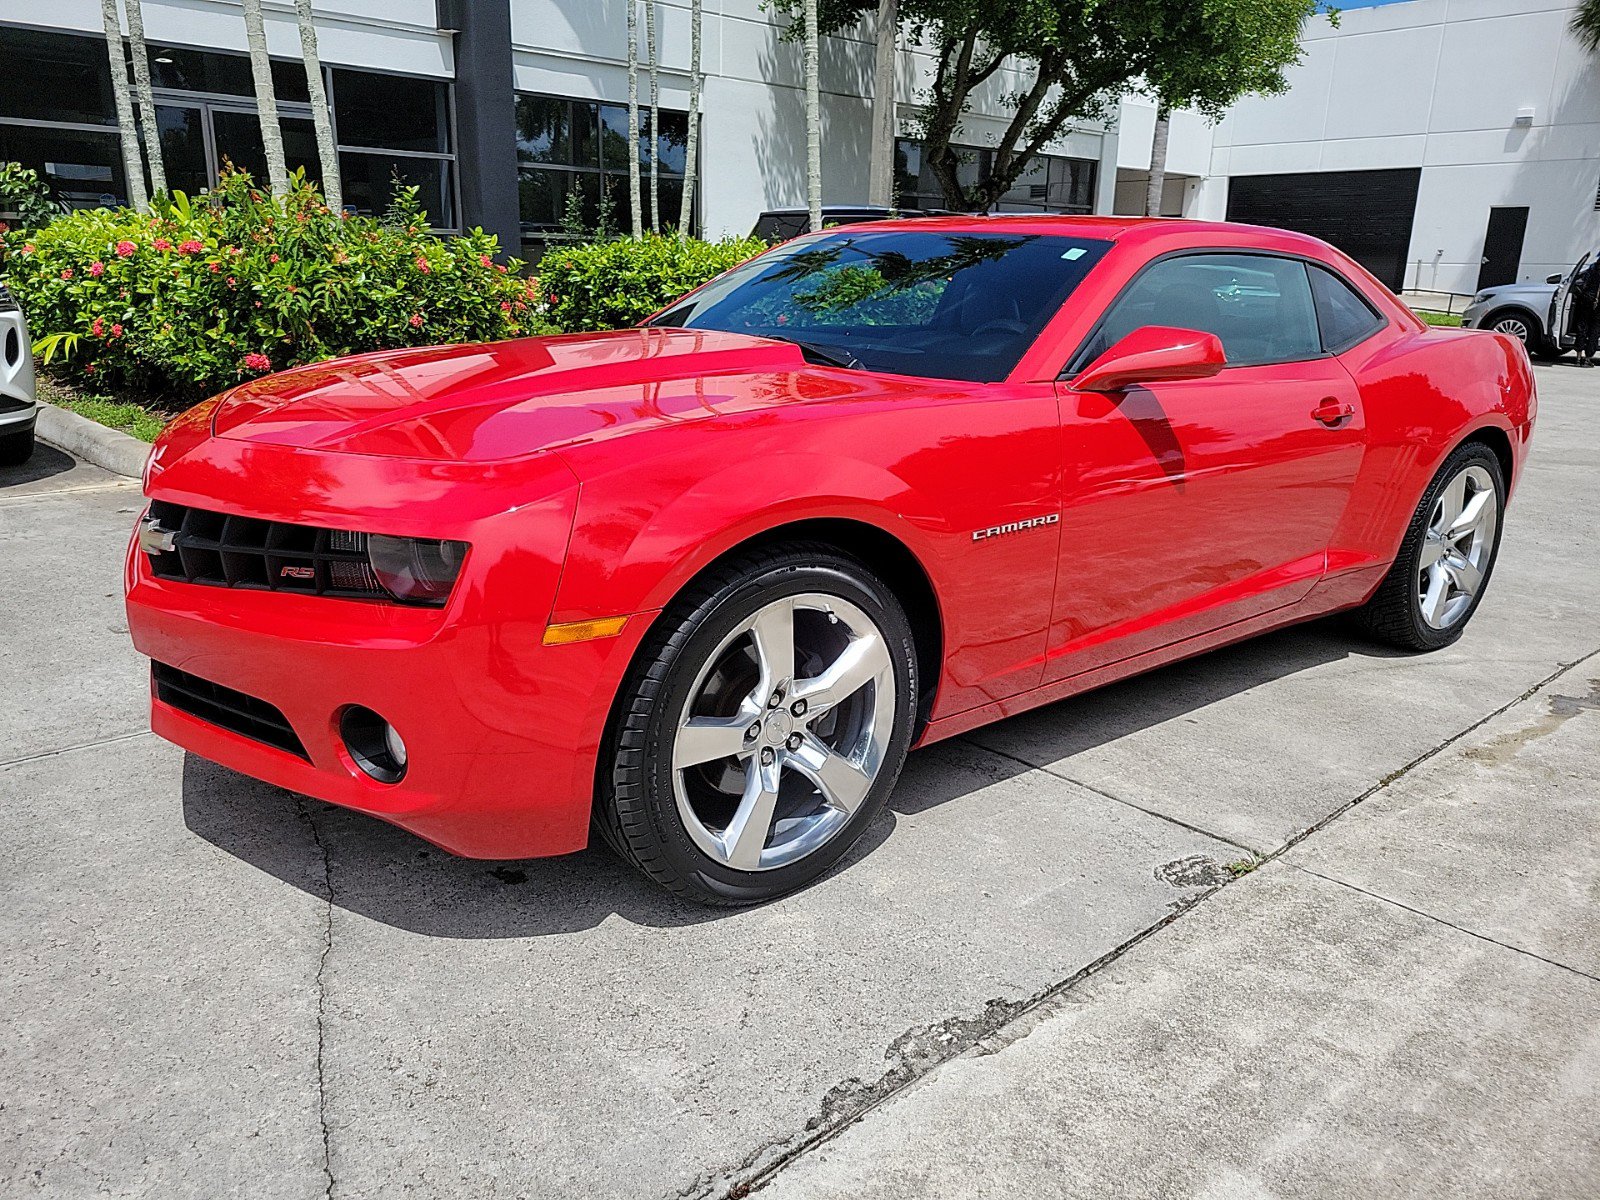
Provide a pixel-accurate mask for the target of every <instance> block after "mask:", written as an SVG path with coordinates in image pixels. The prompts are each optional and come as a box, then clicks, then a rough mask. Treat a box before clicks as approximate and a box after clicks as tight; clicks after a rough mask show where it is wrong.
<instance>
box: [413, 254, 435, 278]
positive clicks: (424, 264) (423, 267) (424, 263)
mask: <svg viewBox="0 0 1600 1200" xmlns="http://www.w3.org/2000/svg"><path fill="white" fill-rule="evenodd" d="M417 270H419V271H421V272H422V273H423V274H424V275H432V274H433V268H432V267H430V266H429V265H428V260H427V259H425V258H418V259H417Z"/></svg>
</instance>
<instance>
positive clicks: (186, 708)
mask: <svg viewBox="0 0 1600 1200" xmlns="http://www.w3.org/2000/svg"><path fill="white" fill-rule="evenodd" d="M150 679H151V686H152V687H153V688H154V689H155V694H156V699H157V700H159V701H161V703H163V704H170V705H171V706H172V707H173V708H175V709H177V710H178V711H179V712H186V713H188V714H189V715H190V716H191V717H198V718H200V720H202V721H206V722H208V723H210V724H212V725H217V726H220V727H221V728H223V729H227V730H229V731H231V732H233V733H237V734H240V735H242V736H243V737H247V738H250V739H251V740H252V741H257V742H261V743H263V744H264V745H268V746H274V747H276V748H277V749H279V750H287V751H288V752H289V753H290V754H293V755H296V756H297V757H299V758H303V759H305V760H306V761H307V762H310V761H311V756H310V755H309V754H307V753H306V748H305V746H303V745H302V744H301V743H300V738H299V737H298V736H297V735H296V734H295V731H294V727H293V726H291V725H290V724H289V722H288V719H287V718H285V717H284V715H283V714H282V713H281V712H279V711H278V710H277V709H276V708H274V707H273V706H272V705H270V704H268V703H267V702H266V701H265V700H257V699H256V698H255V697H254V696H247V695H245V694H244V693H243V692H236V691H234V690H233V689H232V688H225V687H223V686H222V685H221V684H220V683H212V682H211V681H210V680H208V679H201V678H200V676H198V675H191V674H189V672H187V671H180V670H178V668H177V667H169V666H167V664H166V663H161V662H151V664H150Z"/></svg>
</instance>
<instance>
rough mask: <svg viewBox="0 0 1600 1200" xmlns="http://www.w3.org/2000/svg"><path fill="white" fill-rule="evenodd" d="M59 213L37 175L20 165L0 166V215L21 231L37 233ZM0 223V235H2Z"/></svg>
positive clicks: (9, 163)
mask: <svg viewBox="0 0 1600 1200" xmlns="http://www.w3.org/2000/svg"><path fill="white" fill-rule="evenodd" d="M62 211H63V209H62V206H61V205H60V204H59V203H57V202H56V201H55V200H53V199H51V198H50V189H49V188H48V187H46V186H45V183H44V180H42V179H40V178H39V172H37V171H30V170H29V169H28V168H27V167H24V166H23V165H22V164H20V163H14V162H0V215H3V216H5V217H7V218H10V219H12V220H15V221H16V223H17V225H18V226H19V227H20V228H22V229H38V228H39V227H40V226H43V225H48V224H50V222H51V221H53V220H55V218H56V217H58V216H60V215H61V213H62ZM6 224H7V222H6V221H0V233H4V232H6Z"/></svg>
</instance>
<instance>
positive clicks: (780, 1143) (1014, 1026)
mask: <svg viewBox="0 0 1600 1200" xmlns="http://www.w3.org/2000/svg"><path fill="white" fill-rule="evenodd" d="M1597 654H1600V648H1597V649H1595V650H1591V651H1589V652H1588V653H1587V654H1584V655H1583V656H1581V657H1580V658H1577V659H1574V660H1573V661H1572V662H1568V663H1562V664H1560V665H1559V666H1558V667H1557V668H1556V669H1555V670H1554V671H1552V672H1551V673H1550V674H1549V675H1546V676H1545V677H1544V678H1543V679H1541V680H1539V681H1538V682H1537V683H1535V684H1534V685H1533V686H1531V687H1529V688H1528V689H1527V690H1526V691H1524V692H1522V693H1521V694H1520V695H1518V696H1516V697H1514V698H1513V699H1511V700H1509V701H1507V702H1506V703H1505V704H1502V705H1501V706H1499V707H1498V708H1496V709H1495V710H1494V711H1493V712H1490V713H1489V714H1488V715H1486V716H1484V717H1482V718H1480V719H1479V720H1477V721H1474V722H1472V724H1470V725H1468V726H1466V727H1465V728H1463V729H1461V730H1459V731H1457V732H1456V733H1454V734H1452V735H1450V736H1449V737H1447V738H1444V739H1443V740H1441V741H1440V742H1438V743H1437V744H1436V745H1434V746H1432V747H1430V748H1429V749H1427V750H1425V751H1423V752H1422V753H1421V754H1419V755H1417V756H1416V757H1415V758H1413V759H1412V760H1411V761H1410V762H1408V763H1406V764H1404V765H1403V766H1401V767H1399V768H1398V769H1396V770H1394V771H1391V772H1390V773H1389V774H1387V775H1385V776H1384V777H1383V778H1382V779H1380V780H1378V782H1377V783H1375V784H1373V786H1372V787H1370V788H1368V789H1367V790H1366V791H1364V792H1362V793H1361V794H1360V795H1358V796H1356V797H1354V798H1353V799H1351V800H1348V801H1346V802H1345V803H1344V804H1341V805H1340V806H1339V807H1338V808H1336V809H1334V810H1333V811H1332V812H1330V813H1329V814H1328V815H1327V816H1325V817H1323V818H1322V819H1321V820H1320V821H1317V822H1316V823H1315V824H1313V825H1311V826H1309V827H1308V828H1306V829H1304V830H1302V831H1301V832H1300V833H1297V834H1295V835H1294V836H1293V837H1291V838H1290V839H1289V840H1288V841H1286V842H1285V843H1284V844H1283V845H1282V846H1279V847H1278V848H1277V849H1276V850H1273V851H1271V852H1270V853H1267V854H1262V853H1260V852H1259V851H1256V850H1254V849H1252V848H1251V847H1249V846H1245V845H1242V844H1240V843H1238V842H1235V841H1232V840H1231V839H1228V838H1223V837H1219V836H1218V835H1216V834H1214V833H1210V832H1209V831H1207V830H1204V829H1199V828H1196V827H1195V826H1192V825H1189V824H1187V823H1186V822H1183V821H1179V820H1176V819H1174V818H1172V817H1168V816H1165V815H1164V814H1162V813H1158V812H1150V811H1149V810H1148V809H1145V808H1142V807H1141V806H1139V805H1137V804H1131V803H1129V802H1128V801H1126V800H1123V799H1121V798H1120V797H1118V796H1113V795H1111V794H1109V793H1107V792H1103V791H1101V790H1100V789H1098V788H1094V787H1090V786H1089V785H1087V784H1084V783H1081V782H1079V781H1078V780H1075V779H1072V778H1070V777H1068V776H1066V775H1062V774H1060V773H1059V772H1055V771H1050V770H1049V769H1048V768H1045V767H1039V766H1037V765H1036V764H1034V763H1030V762H1028V761H1027V760H1025V759H1021V758H1017V757H1016V756H1015V755H1010V754H1006V753H1005V752H1004V751H1000V750H995V749H993V748H991V747H988V746H983V745H981V744H979V743H977V742H972V741H971V740H970V739H968V740H969V744H971V745H973V746H976V747H977V748H978V749H981V750H984V751H986V752H987V753H991V754H994V755H996V756H998V757H1001V758H1007V759H1010V760H1012V761H1013V762H1017V763H1019V764H1021V765H1022V766H1026V767H1029V768H1031V769H1034V770H1040V771H1045V772H1046V773H1047V774H1051V775H1054V776H1055V777H1056V778H1058V779H1062V780H1065V781H1066V782H1068V783H1072V784H1076V785H1077V786H1078V787H1082V788H1085V789H1086V790H1088V791H1091V792H1094V793H1095V794H1096V795H1099V796H1103V797H1104V798H1105V799H1107V800H1112V801H1115V802H1116V803H1118V804H1126V805H1127V806H1128V807H1129V808H1134V809H1138V811H1140V812H1144V813H1147V814H1148V815H1149V816H1152V817H1157V818H1159V819H1161V820H1163V821H1168V822H1170V823H1171V824H1174V825H1177V826H1179V827H1181V828H1183V829H1187V830H1189V831H1190V832H1191V833H1197V834H1200V835H1201V836H1204V837H1210V838H1215V839H1216V840H1218V841H1222V842H1226V843H1227V844H1228V845H1232V846H1238V847H1239V849H1241V850H1245V851H1247V852H1248V853H1249V854H1250V855H1251V856H1252V858H1253V859H1254V860H1255V868H1260V867H1262V866H1265V865H1266V864H1267V863H1269V862H1272V861H1273V860H1275V859H1277V858H1279V857H1281V856H1282V855H1284V854H1286V853H1288V851H1290V850H1292V849H1293V848H1294V847H1295V846H1297V845H1299V844H1300V843H1301V842H1303V841H1305V839H1306V838H1308V837H1310V836H1311V835H1312V834H1314V833H1316V832H1318V831H1319V830H1322V829H1326V828H1327V827H1328V826H1329V825H1331V824H1332V823H1333V822H1334V821H1337V820H1338V819H1339V818H1340V817H1342V816H1344V815H1345V814H1346V813H1348V812H1350V810H1351V809H1353V808H1355V807H1357V806H1358V805H1360V804H1362V803H1364V802H1365V801H1367V800H1370V799H1371V798H1372V797H1373V796H1375V795H1377V794H1378V793H1379V792H1381V791H1383V790H1384V789H1385V788H1387V787H1388V786H1389V785H1390V784H1392V783H1395V782H1396V781H1398V780H1400V779H1403V778H1404V777H1405V776H1406V775H1408V774H1410V773H1411V772H1412V771H1414V770H1416V768H1418V767H1420V766H1422V765H1423V764H1424V763H1426V762H1428V761H1429V760H1430V759H1432V758H1434V757H1436V756H1437V755H1439V754H1440V753H1442V752H1443V751H1445V750H1447V749H1448V748H1449V747H1451V746H1453V745H1455V744H1456V743H1457V742H1459V741H1460V740H1461V739H1462V738H1465V737H1468V736H1469V735H1471V734H1472V733H1474V732H1475V731H1477V730H1478V729H1481V728H1482V727H1483V726H1485V725H1487V724H1488V723H1489V722H1490V721H1492V720H1494V719H1495V718H1496V717H1498V716H1500V715H1501V714H1503V713H1505V712H1508V711H1509V710H1511V709H1512V708H1515V707H1516V706H1517V705H1519V704H1522V703H1524V702H1525V701H1527V700H1528V699H1530V698H1531V697H1533V696H1535V695H1537V694H1538V693H1539V692H1540V691H1541V690H1543V689H1544V688H1546V687H1549V686H1550V685H1551V684H1552V683H1554V682H1555V681H1556V680H1558V679H1560V678H1561V677H1562V676H1563V675H1565V674H1567V672H1569V671H1571V670H1572V669H1573V668H1575V667H1578V666H1581V665H1582V664H1584V663H1585V662H1588V661H1589V660H1590V659H1591V658H1594V657H1595V656H1596V655H1597ZM1288 865H1290V866H1293V865H1294V864H1288ZM1301 869H1302V870H1303V869H1304V868H1301ZM1308 873H1309V874H1315V872H1308ZM1245 877H1246V876H1241V877H1240V878H1245ZM1324 878H1326V877H1324ZM1232 882H1237V880H1232V881H1230V883H1232ZM1330 882H1333V883H1341V884H1343V881H1342V880H1330ZM1227 886H1229V884H1228V883H1224V884H1221V885H1219V886H1217V887H1214V888H1211V889H1209V890H1208V891H1205V892H1200V893H1198V894H1196V895H1195V896H1193V897H1192V898H1189V899H1188V902H1187V903H1183V904H1180V905H1173V906H1171V907H1170V908H1169V911H1168V913H1167V915H1166V916H1164V917H1162V918H1161V919H1160V920H1159V921H1157V922H1155V923H1154V924H1152V925H1149V926H1147V927H1146V928H1144V929H1142V930H1140V931H1139V932H1138V933H1136V934H1134V935H1133V936H1132V937H1130V938H1128V939H1127V940H1126V941H1124V942H1122V943H1120V944H1119V945H1117V946H1115V947H1113V948H1112V949H1111V950H1109V951H1107V952H1106V953H1105V954H1103V955H1101V956H1100V957H1099V958H1097V959H1095V960H1094V961H1093V962H1091V963H1089V964H1088V965H1087V966H1085V967H1081V968H1080V969H1078V970H1077V971H1075V972H1073V973H1072V974H1071V975H1069V976H1067V977H1066V978H1065V979H1062V980H1059V981H1058V982H1056V983H1054V984H1051V985H1050V986H1049V987H1047V988H1044V989H1043V990H1042V991H1039V992H1036V993H1034V995H1032V996H1029V997H1027V998H1026V999H1023V1000H1015V1001H1008V1000H1002V999H996V1000H990V1001H989V1002H988V1003H987V1004H986V1005H985V1006H984V1010H983V1012H982V1013H980V1014H978V1015H977V1016H976V1017H954V1018H950V1019H948V1020H945V1021H941V1022H936V1023H934V1024H932V1025H926V1026H918V1027H916V1028H914V1029H911V1030H908V1031H907V1032H906V1033H904V1034H902V1035H901V1036H900V1037H898V1038H896V1039H895V1040H894V1041H893V1042H892V1043H890V1046H889V1048H888V1049H887V1050H886V1051H885V1052H884V1053H885V1057H889V1058H893V1057H895V1056H897V1055H898V1056H899V1061H898V1062H896V1063H895V1064H894V1065H893V1066H891V1067H890V1068H889V1070H888V1071H886V1072H884V1073H883V1074H882V1075H881V1076H879V1078H878V1079H877V1080H875V1081H874V1082H872V1083H870V1084H864V1083H862V1082H861V1081H860V1080H859V1079H856V1078H852V1079H847V1080H845V1081H844V1082H843V1083H840V1084H835V1085H834V1086H833V1087H832V1088H830V1089H829V1090H828V1092H827V1093H826V1094H825V1095H824V1096H823V1098H822V1102H821V1104H820V1105H819V1108H818V1113H817V1115H816V1116H814V1117H812V1118H811V1119H810V1120H808V1121H807V1122H806V1126H805V1130H804V1132H802V1133H800V1134H798V1135H790V1136H788V1137H777V1138H771V1139H769V1140H768V1141H766V1142H764V1143H763V1144H762V1145H761V1146H759V1147H757V1148H756V1149H755V1150H754V1151H752V1152H751V1153H750V1154H748V1155H746V1156H745V1158H744V1159H743V1160H742V1161H741V1162H739V1163H738V1164H737V1165H735V1166H733V1167H730V1168H726V1169H724V1170H720V1171H711V1172H707V1173H704V1174H702V1175H700V1176H698V1177H697V1178H696V1179H695V1180H693V1181H692V1182H691V1183H689V1184H688V1185H686V1186H685V1187H683V1188H680V1189H679V1190H678V1192H677V1193H675V1197H674V1200H742V1198H743V1197H745V1196H748V1195H750V1194H751V1193H752V1192H754V1191H758V1190H760V1189H761V1188H762V1187H764V1186H765V1185H766V1184H768V1183H769V1182H771V1181H772V1179H773V1178H774V1177H775V1176H776V1175H777V1174H778V1172H779V1171H781V1170H782V1169H783V1168H784V1167H786V1166H788V1165H789V1164H790V1163H791V1162H793V1161H795V1160H796V1159H797V1158H799V1157H801V1156H802V1155H804V1154H809V1153H810V1152H811V1151H813V1150H815V1149H817V1148H818V1147H820V1146H823V1145H825V1144H826V1143H828V1142H830V1141H832V1140H833V1139H834V1138H836V1137H838V1136H839V1135H840V1134H841V1133H843V1132H844V1131H845V1130H846V1129H849V1128H850V1127H852V1126H853V1125H855V1124H856V1123H858V1122H859V1121H861V1120H862V1118H864V1117H866V1116H867V1115H868V1114H869V1113H871V1112H872V1111H873V1110H874V1109H876V1108H878V1107H879V1106H880V1105H882V1104H884V1103H885V1102H886V1101H888V1100H890V1099H891V1098H893V1097H894V1096H896V1095H898V1094H899V1093H900V1092H903V1091H904V1090H906V1089H907V1088H909V1087H911V1086H912V1085H914V1084H916V1083H919V1082H921V1081H922V1080H923V1079H926V1078H927V1077H929V1076H930V1075H931V1074H933V1072H935V1071H936V1070H937V1069H938V1068H939V1067H941V1066H942V1065H944V1064H945V1063H947V1062H949V1061H950V1060H951V1059H953V1058H957V1057H960V1056H961V1055H963V1054H968V1053H973V1054H979V1055H989V1054H994V1053H997V1052H998V1051H1000V1050H1001V1049H1003V1048H1005V1047H1007V1046H1011V1045H1015V1044H1016V1043H1017V1042H1019V1041H1021V1040H1022V1039H1023V1038H1026V1037H1027V1036H1028V1035H1029V1034H1030V1033H1032V1032H1033V1029H1034V1028H1035V1027H1037V1024H1038V1022H1037V1021H1035V1022H1032V1023H1028V1024H1027V1025H1026V1027H1024V1024H1023V1018H1026V1017H1028V1016H1029V1015H1030V1014H1033V1013H1036V1012H1039V1011H1040V1010H1042V1009H1043V1008H1044V1006H1045V1005H1047V1004H1048V1003H1050V1002H1052V1001H1056V1000H1059V999H1061V998H1062V997H1064V996H1066V995H1067V994H1068V993H1069V992H1071V991H1072V990H1073V989H1074V988H1076V987H1077V986H1078V985H1079V984H1081V983H1083V982H1084V981H1085V980H1087V979H1089V978H1090V977H1092V976H1094V975H1096V974H1098V973H1099V972H1101V971H1103V970H1104V969H1105V968H1106V967H1108V966H1110V965H1111V964H1112V963H1114V962H1116V961H1117V960H1118V959H1120V958H1122V957H1123V956H1124V955H1125V954H1127V953H1128V952H1129V951H1131V950H1132V949H1133V948H1134V947H1136V946H1138V945H1139V944H1140V943H1142V942H1144V941H1145V940H1146V939H1147V938H1151V937H1154V936H1155V935H1156V934H1157V933H1160V932H1161V931H1162V930H1163V929H1165V928H1166V927H1167V926H1168V925H1171V924H1172V923H1173V922H1175V921H1177V920H1178V919H1180V918H1181V917H1183V916H1184V915H1185V914H1186V913H1188V912H1189V911H1190V910H1191V909H1193V908H1195V907H1197V906H1198V905H1199V904H1201V903H1202V902H1204V901H1205V900H1208V899H1210V898H1211V897H1212V896H1214V895H1216V893H1217V892H1219V891H1221V890H1222V888H1224V887H1227ZM1344 886H1347V887H1353V885H1350V884H1344ZM1354 890H1356V891H1362V889H1360V888H1355V889H1354ZM1367 894H1368V895H1371V896H1372V897H1373V899H1376V900H1382V901H1385V902H1387V903H1391V904H1395V905H1396V906H1397V907H1400V908H1406V907H1407V906H1406V905H1403V904H1399V902H1398V901H1392V900H1387V898H1386V897H1383V896H1378V895H1376V894H1374V893H1367ZM1408 911H1412V912H1416V913H1417V915H1418V916H1421V917H1427V918H1429V919H1431V920H1436V921H1440V922H1441V923H1442V924H1446V925H1449V924H1450V922H1448V921H1444V920H1443V919H1442V918H1439V917H1434V916H1432V914H1430V913H1425V912H1420V911H1418V910H1415V909H1410V910H1408ZM1451 927H1452V928H1455V929H1459V930H1460V932H1462V933H1466V934H1468V935H1470V936H1473V937H1478V938H1482V939H1483V940H1484V941H1488V942H1493V943H1494V944H1495V945H1498V946H1504V948H1505V949H1508V950H1517V948H1516V947H1514V946H1505V944H1504V943H1502V942H1495V941H1494V939H1493V938H1488V937H1484V935H1482V934H1476V933H1473V932H1472V931H1471V930H1469V929H1461V928H1460V927H1459V926H1453V925H1452V926H1451ZM1517 952H1518V953H1522V954H1530V955H1531V956H1532V957H1534V958H1539V957H1540V956H1539V955H1534V954H1531V952H1530V951H1520V950H1519V951H1517ZM1542 961H1545V962H1549V963H1550V964H1551V965H1552V966H1557V967H1562V968H1564V969H1566V970H1569V971H1573V972H1574V973H1575V974H1578V975H1582V976H1584V977H1585V978H1593V976H1588V975H1586V974H1585V973H1584V972H1582V971H1578V970H1577V969H1576V968H1574V967H1568V966H1566V964H1564V963H1559V962H1555V961H1554V960H1551V959H1543V960H1542ZM1041 1015H1042V1013H1041Z"/></svg>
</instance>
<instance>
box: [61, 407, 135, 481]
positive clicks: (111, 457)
mask: <svg viewBox="0 0 1600 1200" xmlns="http://www.w3.org/2000/svg"><path fill="white" fill-rule="evenodd" d="M34 433H35V435H36V436H37V437H38V438H39V439H40V440H41V441H45V442H49V443H50V444H51V445H52V446H54V447H56V449H58V450H65V451H67V452H68V453H69V454H76V455H77V456H78V457H79V458H81V459H84V460H85V461H87V462H91V463H93V464H94V465H95V466H97V467H104V468H105V469H106V470H107V471H112V472H115V473H116V474H118V475H126V476H127V477H128V478H130V479H139V478H142V477H143V475H144V461H145V459H147V458H149V457H150V444H149V443H148V442H141V441H140V440H139V439H138V438H136V437H132V436H130V435H128V434H126V433H123V432H122V431H121V430H118V429H107V428H106V427H105V426H104V425H100V424H97V423H96V422H94V421H91V420H89V418H88V417H80V416H79V415H78V414H77V413H75V412H69V411H67V410H66V409H64V408H57V407H56V406H55V405H54V404H48V403H46V402H45V401H43V400H41V401H39V421H38V424H37V425H35V426H34Z"/></svg>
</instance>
